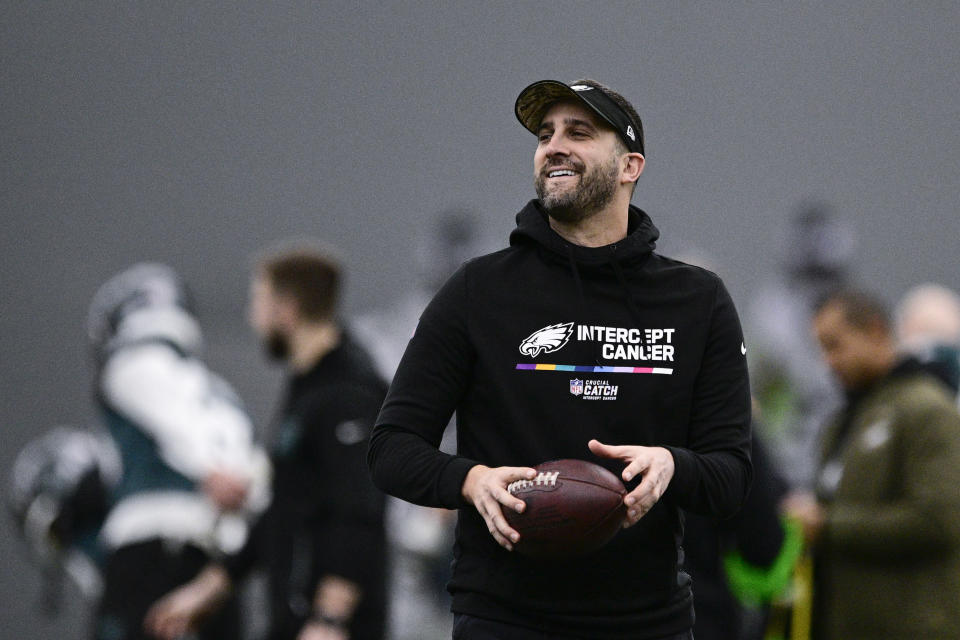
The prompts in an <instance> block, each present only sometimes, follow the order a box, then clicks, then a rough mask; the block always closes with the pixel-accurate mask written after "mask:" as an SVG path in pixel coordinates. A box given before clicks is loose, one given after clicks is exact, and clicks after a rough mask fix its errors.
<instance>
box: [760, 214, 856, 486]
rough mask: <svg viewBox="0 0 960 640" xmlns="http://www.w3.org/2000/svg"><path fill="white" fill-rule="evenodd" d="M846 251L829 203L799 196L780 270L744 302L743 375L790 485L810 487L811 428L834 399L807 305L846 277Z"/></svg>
mask: <svg viewBox="0 0 960 640" xmlns="http://www.w3.org/2000/svg"><path fill="white" fill-rule="evenodd" d="M853 249H854V236H853V231H852V229H851V228H850V226H849V225H848V224H847V223H846V221H845V220H843V219H842V218H840V217H839V216H838V215H837V214H836V212H835V211H834V210H833V208H832V207H831V206H830V205H829V204H827V203H825V202H821V201H817V200H807V201H804V202H801V203H800V204H799V205H798V206H797V208H796V210H795V212H794V213H793V215H792V217H791V219H790V225H789V228H788V237H787V242H786V247H785V251H784V254H783V258H782V262H781V271H780V273H779V274H778V275H777V276H776V277H775V278H773V279H772V280H771V281H769V282H767V283H765V284H763V285H762V286H761V287H760V288H759V290H758V291H757V292H756V293H755V294H754V296H753V297H752V299H751V300H750V302H749V304H748V306H747V313H746V315H745V319H744V324H745V325H746V330H747V331H746V332H747V335H748V336H749V342H750V353H749V354H748V358H749V360H750V374H751V375H750V380H751V385H752V387H753V392H754V396H755V397H756V399H757V402H758V403H759V405H760V412H761V415H762V416H763V421H762V423H761V424H762V428H763V429H764V435H765V436H766V440H767V442H768V444H769V445H770V448H771V453H772V454H773V456H774V458H775V459H776V460H777V461H778V466H779V467H780V469H781V470H782V472H783V474H784V476H785V478H786V480H787V481H788V482H789V484H790V485H791V486H794V487H802V488H805V489H809V488H810V487H811V486H812V483H813V475H814V469H813V465H812V461H813V460H814V459H815V457H816V447H817V437H818V433H819V429H820V427H821V426H822V425H823V423H824V421H825V420H826V418H827V416H829V415H830V413H831V412H832V411H833V410H834V409H835V408H836V407H837V406H838V404H839V402H840V398H839V396H838V394H837V393H836V390H835V388H834V387H833V385H831V384H830V377H829V372H828V371H827V369H826V366H825V365H824V363H823V361H822V359H821V358H820V354H819V348H818V347H817V344H816V342H815V341H814V339H813V337H812V336H811V334H810V330H809V327H810V319H811V317H812V312H813V306H814V304H816V301H817V300H818V299H819V298H820V297H821V296H823V295H824V294H825V293H826V292H828V291H831V290H833V289H836V288H838V287H840V286H842V285H843V284H844V283H845V282H846V280H847V278H848V276H849V272H850V262H851V260H852V257H853Z"/></svg>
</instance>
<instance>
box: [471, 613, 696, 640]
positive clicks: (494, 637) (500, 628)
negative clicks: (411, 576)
mask: <svg viewBox="0 0 960 640" xmlns="http://www.w3.org/2000/svg"><path fill="white" fill-rule="evenodd" d="M453 640H590V639H589V638H584V637H581V636H567V635H557V634H553V633H547V632H546V631H537V630H536V629H529V628H527V627H518V626H515V625H512V624H506V623H504V622H497V621H496V620H488V619H486V618H478V617H476V616H471V615H467V614H465V613H456V614H454V616H453ZM655 640H693V632H692V631H684V632H683V633H680V634H677V635H672V636H665V637H663V638H656V639H655Z"/></svg>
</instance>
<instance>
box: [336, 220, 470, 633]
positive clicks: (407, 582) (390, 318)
mask: <svg viewBox="0 0 960 640" xmlns="http://www.w3.org/2000/svg"><path fill="white" fill-rule="evenodd" d="M477 220H478V214H477V212H475V211H472V210H467V209H462V208H454V209H448V210H446V211H443V212H441V213H440V214H439V215H438V216H436V218H435V220H434V223H433V224H432V225H430V227H429V229H426V230H425V231H424V233H422V234H421V236H420V238H419V240H418V242H417V249H416V278H415V280H414V282H413V283H412V285H411V286H410V287H409V288H408V289H406V290H405V291H403V292H402V293H401V295H399V296H398V297H397V298H396V299H395V300H393V301H391V303H390V304H388V305H387V306H386V307H384V308H382V309H376V310H373V311H369V312H367V313H364V314H362V315H360V316H358V317H356V318H354V320H353V325H352V326H353V329H354V333H355V335H356V336H357V339H358V340H359V341H360V342H361V343H362V344H363V345H364V347H366V348H367V350H368V351H369V352H370V354H371V355H372V356H373V358H374V361H375V362H376V364H377V368H378V370H379V371H380V374H381V375H382V376H383V377H384V378H385V379H387V380H391V379H393V374H394V372H395V371H396V369H397V366H398V365H399V364H400V358H401V357H402V356H403V351H404V349H406V347H407V343H408V342H409V341H410V337H411V336H413V332H414V329H416V326H417V320H419V318H420V314H421V313H423V310H424V308H425V307H426V306H427V303H429V302H430V298H431V297H433V295H435V294H436V292H437V290H439V289H440V287H441V286H442V285H443V283H444V282H445V281H446V279H447V278H449V277H450V274H452V273H453V272H454V271H455V270H456V269H457V268H458V267H459V266H460V265H461V264H463V263H464V262H466V261H467V260H468V259H469V258H470V257H472V256H473V255H475V254H476V250H477V246H478V242H477V224H478V222H477ZM455 440H456V438H455V436H454V430H453V429H449V428H448V429H447V430H446V432H445V433H444V436H443V440H442V442H441V445H440V448H441V450H443V451H447V452H448V453H452V452H453V451H454V450H455V449H456V442H455ZM454 525H455V518H454V517H453V512H451V511H448V510H446V509H433V508H428V507H420V506H417V505H413V504H410V503H409V502H405V501H403V500H399V499H397V498H393V497H390V498H388V502H387V530H388V534H389V537H390V544H391V549H392V551H393V554H392V560H393V562H392V576H391V588H390V598H391V607H390V632H391V637H392V638H393V639H394V640H429V639H431V638H436V639H439V638H444V637H448V636H449V635H450V620H449V615H448V613H447V612H448V610H449V606H450V602H449V594H447V591H446V582H447V580H448V579H449V577H450V561H451V555H450V546H451V543H452V542H453V528H454Z"/></svg>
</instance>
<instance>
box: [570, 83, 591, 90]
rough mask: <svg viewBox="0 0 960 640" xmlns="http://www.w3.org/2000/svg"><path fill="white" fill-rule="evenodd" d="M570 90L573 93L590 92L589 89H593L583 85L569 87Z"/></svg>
mask: <svg viewBox="0 0 960 640" xmlns="http://www.w3.org/2000/svg"><path fill="white" fill-rule="evenodd" d="M570 88H571V89H573V90H574V91H590V90H591V89H593V87H591V86H588V85H585V84H574V85H570Z"/></svg>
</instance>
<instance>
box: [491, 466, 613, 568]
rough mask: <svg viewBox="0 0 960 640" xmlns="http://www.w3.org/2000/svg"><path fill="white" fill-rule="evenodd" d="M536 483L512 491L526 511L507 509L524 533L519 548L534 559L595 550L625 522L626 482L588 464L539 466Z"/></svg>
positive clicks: (518, 484)
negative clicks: (523, 504) (624, 483)
mask: <svg viewBox="0 0 960 640" xmlns="http://www.w3.org/2000/svg"><path fill="white" fill-rule="evenodd" d="M534 469H536V470H537V476H536V477H535V478H534V479H533V480H518V481H517V482H513V483H511V484H510V486H508V487H507V490H508V491H509V492H510V493H511V494H512V495H515V496H517V497H518V498H520V499H521V500H523V501H524V502H525V503H526V504H527V506H526V508H525V509H524V510H523V513H517V512H516V511H513V510H512V509H504V510H503V513H504V516H505V517H506V519H507V522H509V523H510V526H511V527H513V528H514V529H516V530H517V532H518V533H519V534H520V540H519V542H517V544H516V545H514V549H516V551H517V552H518V553H522V554H524V555H529V556H539V557H544V556H569V555H582V554H585V553H590V552H591V551H595V550H597V549H599V548H600V547H602V546H603V545H605V544H606V543H607V542H609V541H610V539H611V538H613V536H614V535H616V533H617V531H618V530H619V529H620V526H621V524H622V523H623V517H624V514H625V513H626V507H625V506H624V504H623V498H624V496H625V495H626V493H627V490H626V487H624V486H623V482H621V481H620V478H618V477H617V476H615V475H614V474H612V473H611V472H610V471H608V470H607V469H604V468H603V467H601V466H600V465H598V464H594V463H592V462H587V461H586V460H571V459H566V460H552V461H550V462H544V463H543V464H538V465H537V466H535V467H534Z"/></svg>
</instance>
